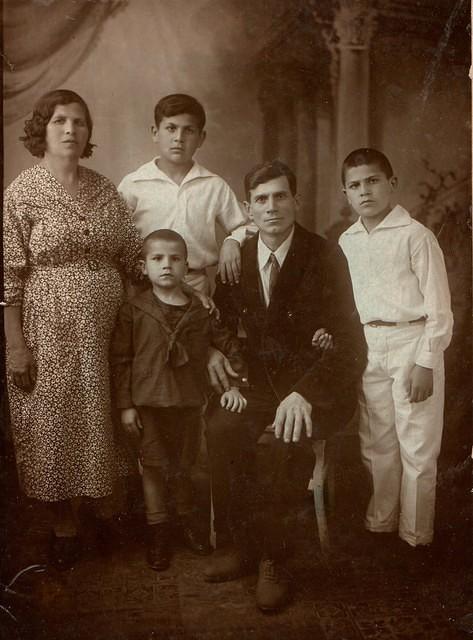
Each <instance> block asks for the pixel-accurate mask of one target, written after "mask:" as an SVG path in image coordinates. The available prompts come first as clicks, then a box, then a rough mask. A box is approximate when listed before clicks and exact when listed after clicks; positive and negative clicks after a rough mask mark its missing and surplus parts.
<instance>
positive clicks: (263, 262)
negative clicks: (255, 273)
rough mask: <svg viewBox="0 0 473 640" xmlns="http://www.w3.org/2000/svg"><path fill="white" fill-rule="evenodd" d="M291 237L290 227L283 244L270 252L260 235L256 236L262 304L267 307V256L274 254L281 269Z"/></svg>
mask: <svg viewBox="0 0 473 640" xmlns="http://www.w3.org/2000/svg"><path fill="white" fill-rule="evenodd" d="M293 237H294V227H292V231H291V233H290V234H289V235H288V237H287V238H286V239H285V240H284V242H282V243H281V244H280V245H279V247H278V248H277V249H276V251H271V249H268V247H267V246H266V245H265V244H264V242H263V240H262V239H261V235H259V236H258V254H257V255H258V269H259V274H260V278H261V284H262V285H263V295H264V302H265V304H266V306H267V307H268V306H269V276H270V273H271V265H270V263H269V262H268V260H269V256H270V255H271V254H272V253H274V255H275V257H276V260H277V261H278V264H279V268H280V269H281V268H282V266H283V264H284V260H285V259H286V256H287V254H288V252H289V247H290V246H291V242H292V238H293Z"/></svg>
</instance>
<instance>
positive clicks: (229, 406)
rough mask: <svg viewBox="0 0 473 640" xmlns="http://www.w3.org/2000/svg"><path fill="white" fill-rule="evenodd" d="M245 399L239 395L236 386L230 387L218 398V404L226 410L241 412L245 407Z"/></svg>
mask: <svg viewBox="0 0 473 640" xmlns="http://www.w3.org/2000/svg"><path fill="white" fill-rule="evenodd" d="M246 405H247V401H246V398H245V397H244V396H242V395H241V393H240V391H239V389H237V387H232V388H231V389H230V390H229V391H225V393H223V394H222V397H221V398H220V406H221V407H222V408H223V409H226V410H227V411H232V412H235V411H236V412H237V413H241V412H242V411H243V409H245V408H246Z"/></svg>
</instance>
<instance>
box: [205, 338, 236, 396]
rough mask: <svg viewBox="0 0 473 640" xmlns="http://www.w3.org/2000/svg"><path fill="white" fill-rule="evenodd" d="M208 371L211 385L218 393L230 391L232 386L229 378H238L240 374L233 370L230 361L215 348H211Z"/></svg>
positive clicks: (208, 357)
mask: <svg viewBox="0 0 473 640" xmlns="http://www.w3.org/2000/svg"><path fill="white" fill-rule="evenodd" d="M207 371H208V372H209V378H210V384H211V385H212V387H213V388H214V390H215V391H216V392H217V393H224V392H225V391H229V390H230V387H231V386H232V385H231V384H230V382H229V379H228V376H230V377H232V378H238V373H237V372H236V371H234V370H233V368H232V365H231V364H230V362H229V360H228V359H227V358H226V357H225V356H224V355H223V353H222V352H221V351H219V350H218V349H215V347H209V351H208V356H207Z"/></svg>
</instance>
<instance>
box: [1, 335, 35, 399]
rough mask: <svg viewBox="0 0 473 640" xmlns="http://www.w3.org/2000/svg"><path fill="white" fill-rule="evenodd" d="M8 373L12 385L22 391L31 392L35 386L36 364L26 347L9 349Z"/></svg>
mask: <svg viewBox="0 0 473 640" xmlns="http://www.w3.org/2000/svg"><path fill="white" fill-rule="evenodd" d="M8 371H9V372H10V374H11V376H12V379H13V384H14V385H15V386H17V387H18V388H19V389H21V390H22V391H32V390H33V387H34V386H35V384H36V363H35V361H34V358H33V355H32V353H31V351H30V350H29V349H28V347H26V346H24V347H18V348H10V350H9V353H8Z"/></svg>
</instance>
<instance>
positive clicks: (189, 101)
mask: <svg viewBox="0 0 473 640" xmlns="http://www.w3.org/2000/svg"><path fill="white" fill-rule="evenodd" d="M181 113H189V114H190V115H191V116H194V117H195V118H196V120H197V126H198V127H199V129H200V131H202V130H203V128H204V127H205V111H204V107H203V106H202V105H201V104H200V102H199V101H198V100H196V99H195V98H193V97H192V96H188V95H186V94H185V93H173V94H171V95H169V96H165V97H164V98H161V100H160V101H159V102H158V104H157V105H156V106H155V107H154V122H155V124H156V126H157V127H159V124H160V122H161V120H162V119H163V118H170V117H171V116H177V115H179V114H181Z"/></svg>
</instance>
